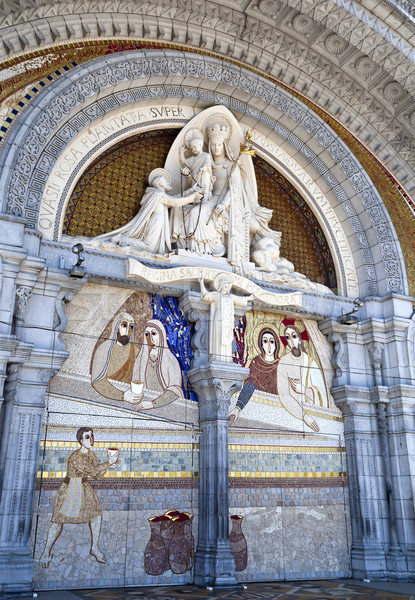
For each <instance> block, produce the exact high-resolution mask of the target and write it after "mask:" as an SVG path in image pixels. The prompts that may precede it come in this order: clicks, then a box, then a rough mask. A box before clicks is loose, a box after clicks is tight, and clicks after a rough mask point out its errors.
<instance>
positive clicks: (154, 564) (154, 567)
mask: <svg viewBox="0 0 415 600" xmlns="http://www.w3.org/2000/svg"><path fill="white" fill-rule="evenodd" d="M148 521H149V524H150V539H149V541H148V542H147V546H146V548H145V550H144V570H145V572H146V573H147V574H148V575H162V574H163V573H164V571H166V570H167V569H168V568H169V562H168V560H169V556H168V549H167V546H166V545H165V543H164V540H163V538H162V535H161V528H162V525H165V524H166V522H168V523H169V524H170V519H169V517H164V515H163V516H160V517H150V519H149V520H148Z"/></svg>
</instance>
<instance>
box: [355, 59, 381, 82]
mask: <svg viewBox="0 0 415 600" xmlns="http://www.w3.org/2000/svg"><path fill="white" fill-rule="evenodd" d="M378 69H379V67H378V66H377V64H376V63H375V62H373V60H371V59H370V58H369V57H368V56H362V57H361V58H359V60H358V61H357V62H356V72H357V73H358V74H359V75H361V76H362V77H372V76H373V75H374V74H375V73H376V72H377V71H378Z"/></svg>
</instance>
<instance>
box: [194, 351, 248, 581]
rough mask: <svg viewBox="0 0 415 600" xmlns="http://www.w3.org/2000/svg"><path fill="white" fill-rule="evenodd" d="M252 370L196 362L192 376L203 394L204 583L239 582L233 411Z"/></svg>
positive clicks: (199, 573) (200, 571) (198, 566)
mask: <svg viewBox="0 0 415 600" xmlns="http://www.w3.org/2000/svg"><path fill="white" fill-rule="evenodd" d="M248 373H249V371H248V369H244V368H243V367H240V366H238V365H236V364H233V363H215V362H212V363H210V364H208V365H205V366H199V367H194V368H193V369H192V370H191V371H189V373H188V377H189V381H190V383H191V385H192V387H193V388H194V390H195V391H196V393H197V396H198V399H199V422H200V430H201V436H200V455H199V540H198V546H197V550H196V554H195V567H194V568H195V571H194V581H195V584H196V585H200V586H203V587H206V586H211V587H234V586H235V585H237V581H236V578H235V560H234V558H233V556H232V553H231V550H230V546H229V502H228V470H229V469H228V425H229V422H228V415H229V404H230V399H231V397H232V394H233V393H234V392H236V391H237V390H239V389H240V388H241V387H242V383H243V381H244V379H245V378H246V377H247V375H248Z"/></svg>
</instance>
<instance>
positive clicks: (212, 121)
mask: <svg viewBox="0 0 415 600" xmlns="http://www.w3.org/2000/svg"><path fill="white" fill-rule="evenodd" d="M215 125H218V126H219V127H218V128H217V129H218V133H217V135H218V134H219V135H220V137H221V138H222V139H223V140H226V141H228V140H229V139H230V138H231V137H232V133H233V131H232V125H231V123H230V121H228V119H227V118H226V117H224V116H223V115H221V114H220V113H216V114H214V115H212V116H211V117H209V118H208V119H207V120H206V121H205V123H204V125H203V129H204V131H206V133H207V137H208V139H211V137H214V136H213V135H212V133H214V131H213V130H212V128H213V127H214V126H215ZM219 132H220V133H219Z"/></svg>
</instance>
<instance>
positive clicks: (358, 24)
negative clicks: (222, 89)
mask: <svg viewBox="0 0 415 600" xmlns="http://www.w3.org/2000/svg"><path fill="white" fill-rule="evenodd" d="M395 4H401V5H404V4H405V3H403V2H402V0H401V1H398V2H395ZM2 6H3V7H4V8H3V14H2V13H1V11H0V30H1V31H2V39H3V40H4V41H5V43H4V45H0V57H1V56H3V57H6V56H7V57H8V58H10V56H12V55H14V54H18V53H21V52H22V51H23V52H25V51H28V50H29V49H30V50H32V52H33V51H35V50H37V49H40V48H41V47H42V46H45V45H52V44H61V45H62V47H63V45H65V44H67V42H68V41H70V42H73V41H74V40H77V41H81V42H82V41H83V42H86V43H88V42H89V40H91V39H94V40H97V41H103V42H105V41H107V42H113V41H114V40H117V42H118V43H123V42H125V43H127V44H128V43H129V42H130V43H131V42H133V43H139V42H140V41H148V40H153V42H154V43H155V44H156V45H157V44H159V45H163V44H166V45H168V44H171V43H173V44H176V45H177V44H180V45H181V46H182V47H185V49H188V50H190V51H192V50H193V49H195V48H196V49H199V48H203V49H204V51H208V52H214V53H216V54H217V55H221V56H222V57H223V58H224V59H226V58H227V57H230V58H232V60H237V61H241V63H245V64H246V65H247V66H248V67H249V66H250V65H255V67H257V68H258V69H261V70H262V71H263V72H264V73H267V74H269V75H271V76H273V77H277V78H278V79H279V80H281V81H282V82H284V83H286V84H288V85H290V86H293V87H294V89H296V90H297V92H300V93H301V91H302V90H304V89H308V90H310V92H312V96H313V98H314V100H315V101H316V102H317V103H318V104H320V105H321V106H325V107H326V109H327V110H328V111H329V112H330V113H331V114H332V115H337V114H339V115H340V116H341V117H342V118H341V120H342V122H343V123H344V124H345V125H346V126H348V125H350V126H351V127H352V129H353V131H356V132H357V131H358V133H359V137H360V139H362V140H364V142H365V144H367V146H368V147H369V148H371V149H372V151H374V152H376V153H377V154H378V155H379V158H380V160H382V161H383V162H384V164H386V165H387V166H388V167H389V168H390V169H391V170H392V171H393V172H394V175H395V176H396V177H397V178H398V179H399V180H400V181H401V182H402V183H403V184H407V185H408V186H409V188H410V189H409V191H410V192H411V191H412V189H413V188H412V185H413V184H412V183H411V182H412V181H414V175H415V172H414V166H415V155H414V153H413V143H412V142H411V139H412V138H413V137H414V135H415V111H414V110H413V97H412V98H411V94H412V95H413V93H414V91H415V89H414V83H413V74H414V70H415V65H414V55H415V50H414V48H413V45H412V43H411V41H410V40H411V38H410V34H409V32H410V30H408V29H407V27H406V26H404V27H398V26H397V25H396V22H393V27H392V28H394V31H393V35H392V34H391V30H390V29H389V27H388V26H387V24H386V23H387V19H385V20H382V19H380V18H379V17H377V16H376V15H375V14H374V13H372V12H370V11H369V10H368V9H366V8H365V7H363V6H362V5H361V3H357V2H346V1H345V0H341V1H338V2H335V1H331V2H325V3H324V7H322V6H320V5H317V6H314V5H313V3H310V2H306V1H304V2H297V0H296V1H295V2H294V1H292V0H284V1H281V2H279V1H278V2H277V1H275V2H274V3H272V2H271V3H270V2H269V1H267V2H265V1H263V2H261V0H258V1H253V2H250V3H249V4H248V6H247V7H246V8H245V10H243V11H242V10H240V9H239V8H237V7H236V5H235V4H234V5H233V7H232V8H229V7H227V6H222V5H221V4H220V3H219V2H213V1H209V0H204V1H201V2H198V3H197V5H196V4H192V3H180V2H179V1H177V0H164V2H163V3H160V2H156V1H154V0H153V1H152V2H148V3H137V2H133V1H132V0H127V1H126V2H116V3H115V4H111V3H109V2H105V1H101V2H99V3H98V4H97V3H95V2H94V3H92V2H90V1H88V2H82V3H79V6H78V7H77V3H75V5H73V4H71V5H68V3H64V2H51V1H47V2H45V3H42V4H41V5H40V6H36V7H30V8H27V6H26V5H25V4H24V3H23V2H21V1H15V0H8V2H6V1H5V2H3V5H2ZM81 7H82V9H81ZM387 8H388V11H390V10H391V3H390V2H388V3H387ZM385 12H386V11H385ZM391 18H392V19H393V18H396V14H395V15H394V14H392V15H391ZM401 18H403V19H404V17H401ZM199 23H203V27H201V26H200V25H199ZM401 32H404V33H401ZM407 32H408V33H407ZM405 35H406V37H405ZM176 47H177V46H176ZM21 58H22V59H23V57H21ZM310 62H312V63H313V64H314V65H316V69H314V68H313V69H312V73H310ZM372 65H373V67H374V68H375V71H373V69H372ZM397 65H398V67H397ZM345 66H346V71H347V76H346V77H344V73H343V68H344V67H345ZM315 72H316V73H318V76H315V75H314V73H315ZM373 78H375V79H376V81H374V80H373ZM377 79H379V84H378V83H377ZM345 97H347V99H348V100H347V101H345ZM380 124H381V127H379V126H378V125H380Z"/></svg>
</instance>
